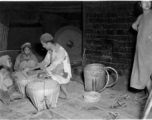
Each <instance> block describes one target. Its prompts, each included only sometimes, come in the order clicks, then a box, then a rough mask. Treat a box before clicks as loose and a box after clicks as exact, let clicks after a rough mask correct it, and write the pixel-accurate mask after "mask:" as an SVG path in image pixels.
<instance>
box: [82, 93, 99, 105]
mask: <svg viewBox="0 0 152 120" xmlns="http://www.w3.org/2000/svg"><path fill="white" fill-rule="evenodd" d="M83 97H84V101H85V102H87V103H95V102H98V101H100V98H101V95H100V93H98V92H95V91H91V92H86V93H85V94H84V95H83Z"/></svg>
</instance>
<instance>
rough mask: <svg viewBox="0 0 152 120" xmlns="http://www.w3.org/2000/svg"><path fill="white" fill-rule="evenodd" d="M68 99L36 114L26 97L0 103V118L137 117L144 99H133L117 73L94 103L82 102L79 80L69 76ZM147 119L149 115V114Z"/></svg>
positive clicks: (126, 83)
mask: <svg viewBox="0 0 152 120" xmlns="http://www.w3.org/2000/svg"><path fill="white" fill-rule="evenodd" d="M68 92H69V93H70V95H71V98H70V99H68V100H65V99H60V98H59V99H58V104H57V107H55V108H51V109H47V110H44V111H41V112H38V113H37V110H36V108H35V107H34V105H33V104H32V103H31V101H29V99H27V98H25V99H21V100H16V101H13V102H12V103H11V104H10V105H8V106H5V105H3V103H0V118H1V119H19V120H20V119H22V120H23V119H26V120H33V119H35V120H44V119H56V120H58V119H68V120H69V119H139V118H140V116H141V114H142V110H143V108H144V107H143V105H144V103H145V101H139V100H135V97H136V96H137V95H138V94H135V93H133V92H130V91H128V81H127V78H126V77H125V76H119V79H118V81H117V83H116V84H115V85H114V86H113V87H111V88H106V89H105V90H104V91H102V92H101V93H100V94H101V99H100V101H99V102H96V103H86V102H85V101H84V99H83V95H84V94H85V90H84V85H83V79H82V78H81V77H80V76H79V75H73V79H72V80H71V81H70V83H69V85H68ZM148 118H152V113H150V114H149V116H148Z"/></svg>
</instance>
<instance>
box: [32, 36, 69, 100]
mask: <svg viewBox="0 0 152 120" xmlns="http://www.w3.org/2000/svg"><path fill="white" fill-rule="evenodd" d="M40 41H41V44H42V45H43V47H44V48H45V49H46V50H47V51H48V52H47V55H46V57H45V59H44V60H43V61H42V62H41V63H39V64H38V66H37V67H34V68H33V69H36V68H38V67H39V68H41V70H40V71H38V72H37V73H38V77H39V78H40V79H43V78H45V77H51V79H53V80H55V81H57V82H58V83H59V84H60V85H61V91H62V93H63V94H60V96H59V97H60V98H64V99H66V98H68V92H67V90H66V89H67V84H68V83H69V81H70V78H71V77H72V74H71V65H70V60H69V56H68V54H67V52H66V51H65V49H64V48H63V47H62V46H60V45H59V44H58V43H55V42H54V40H53V37H52V36H51V35H50V34H48V33H45V34H43V35H42V36H41V37H40Z"/></svg>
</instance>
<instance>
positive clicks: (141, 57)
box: [130, 11, 152, 89]
mask: <svg viewBox="0 0 152 120" xmlns="http://www.w3.org/2000/svg"><path fill="white" fill-rule="evenodd" d="M140 17H141V19H140V22H139V27H138V35H137V43H136V52H135V57H134V64H133V70H132V74H131V82H130V86H131V87H133V88H136V89H144V88H145V87H146V85H147V83H148V81H149V80H150V75H151V73H152V11H150V12H149V13H147V14H142V15H141V16H140Z"/></svg>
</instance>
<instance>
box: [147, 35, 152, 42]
mask: <svg viewBox="0 0 152 120" xmlns="http://www.w3.org/2000/svg"><path fill="white" fill-rule="evenodd" d="M147 39H148V40H149V41H150V42H152V35H151V34H150V35H149V36H148V38H147Z"/></svg>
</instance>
